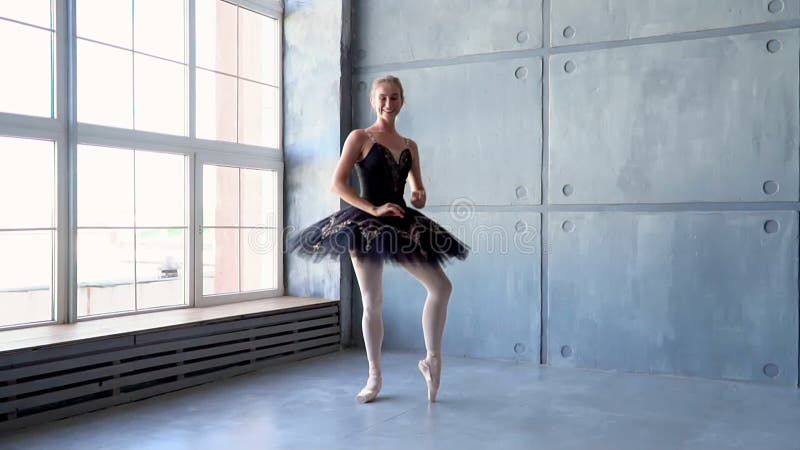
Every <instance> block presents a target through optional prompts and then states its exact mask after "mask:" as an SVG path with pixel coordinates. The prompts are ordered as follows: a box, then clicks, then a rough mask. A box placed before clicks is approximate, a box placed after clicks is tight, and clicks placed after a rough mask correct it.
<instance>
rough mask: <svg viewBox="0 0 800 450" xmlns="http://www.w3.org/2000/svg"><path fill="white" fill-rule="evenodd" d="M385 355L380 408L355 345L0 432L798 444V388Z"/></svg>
mask: <svg viewBox="0 0 800 450" xmlns="http://www.w3.org/2000/svg"><path fill="white" fill-rule="evenodd" d="M419 356H420V355H417V354H411V353H398V352H387V353H386V354H385V359H384V382H383V384H384V388H383V391H382V392H381V396H380V397H379V400H378V401H376V402H375V403H371V404H367V405H360V404H357V403H356V402H355V400H354V396H355V394H356V392H357V391H358V389H360V388H361V386H362V383H363V381H364V378H363V377H364V375H365V372H366V367H365V364H366V363H365V358H364V356H363V354H362V353H361V352H358V351H344V352H342V353H338V354H333V355H328V356H324V357H321V358H316V359H313V360H308V361H303V362H299V363H294V364H289V365H285V366H282V367H279V368H273V369H269V370H265V371H261V372H256V373H252V374H248V375H244V376H240V377H236V378H232V379H229V380H225V381H221V382H217V383H212V384H208V385H204V386H200V387H196V388H192V389H187V390H184V391H180V392H176V393H172V394H168V395H164V396H160V397H155V398H151V399H148V400H144V401H141V402H137V403H133V404H128V405H123V406H119V407H116V408H111V409H107V410H104V411H99V412H95V413H91V414H85V415H83V416H78V417H74V418H71V419H66V420H61V421H58V422H53V423H50V424H47V425H45V426H40V427H35V428H29V429H26V430H22V431H19V432H17V433H14V434H10V435H6V436H0V448H2V449H3V450H11V449H26V450H34V449H59V450H68V449H76V450H77V449H80V450H87V449H137V450H144V449H170V450H171V449H191V450H204V449H214V450H217V449H272V448H278V449H283V448H291V449H303V450H307V449H315V448H338V449H377V448H385V449H412V450H421V449H637V450H640V449H662V448H663V449H715V450H716V449H733V448H736V449H800V391H798V390H796V389H790V388H775V387H764V386H757V385H751V384H742V383H730V382H720V381H709V380H697V379H686V378H675V377H664V376H649V375H639V374H620V373H610V372H602V371H590V370H578V369H563V368H553V367H546V366H544V367H542V366H539V365H538V364H530V363H513V362H500V361H485V360H475V359H463V358H446V359H445V366H444V367H445V369H444V370H445V378H444V381H443V383H442V391H441V392H440V401H439V402H438V403H436V404H433V405H429V404H428V403H427V400H426V399H425V388H424V382H423V380H422V377H421V376H420V375H419V373H418V372H417V369H416V361H417V359H418V357H419Z"/></svg>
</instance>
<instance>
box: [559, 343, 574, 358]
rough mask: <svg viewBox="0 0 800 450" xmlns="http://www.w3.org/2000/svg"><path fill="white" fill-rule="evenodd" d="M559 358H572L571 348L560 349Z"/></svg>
mask: <svg viewBox="0 0 800 450" xmlns="http://www.w3.org/2000/svg"><path fill="white" fill-rule="evenodd" d="M561 356H562V357H564V358H569V357H570V356H572V347H570V346H569V345H565V346H563V347H561Z"/></svg>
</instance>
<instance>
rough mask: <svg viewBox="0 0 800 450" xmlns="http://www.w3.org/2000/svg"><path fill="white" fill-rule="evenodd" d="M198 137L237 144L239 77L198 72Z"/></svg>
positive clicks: (203, 71)
mask: <svg viewBox="0 0 800 450" xmlns="http://www.w3.org/2000/svg"><path fill="white" fill-rule="evenodd" d="M196 82H197V89H196V91H197V137H198V138H200V139H217V140H222V141H229V142H236V78H234V77H229V76H227V75H220V74H217V73H214V72H209V71H206V70H202V69H197V81H196Z"/></svg>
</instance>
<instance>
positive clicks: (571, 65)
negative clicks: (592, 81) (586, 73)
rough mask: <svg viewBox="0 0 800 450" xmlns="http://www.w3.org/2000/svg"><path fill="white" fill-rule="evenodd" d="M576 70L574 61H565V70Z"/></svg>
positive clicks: (569, 71)
mask: <svg viewBox="0 0 800 450" xmlns="http://www.w3.org/2000/svg"><path fill="white" fill-rule="evenodd" d="M574 71H575V63H574V62H572V61H567V62H566V63H564V72H567V73H572V72H574Z"/></svg>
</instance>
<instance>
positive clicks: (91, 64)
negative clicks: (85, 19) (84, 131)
mask: <svg viewBox="0 0 800 450" xmlns="http://www.w3.org/2000/svg"><path fill="white" fill-rule="evenodd" d="M132 56H133V54H132V53H131V52H129V51H125V50H119V49H115V48H111V47H108V46H106V45H101V44H95V43H92V42H87V41H83V40H78V120H79V121H81V122H88V123H96V124H99V125H108V126H112V127H120V128H131V127H133V74H132V71H133V57H132Z"/></svg>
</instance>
